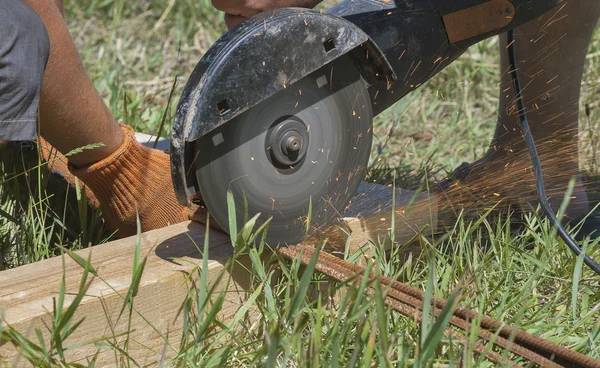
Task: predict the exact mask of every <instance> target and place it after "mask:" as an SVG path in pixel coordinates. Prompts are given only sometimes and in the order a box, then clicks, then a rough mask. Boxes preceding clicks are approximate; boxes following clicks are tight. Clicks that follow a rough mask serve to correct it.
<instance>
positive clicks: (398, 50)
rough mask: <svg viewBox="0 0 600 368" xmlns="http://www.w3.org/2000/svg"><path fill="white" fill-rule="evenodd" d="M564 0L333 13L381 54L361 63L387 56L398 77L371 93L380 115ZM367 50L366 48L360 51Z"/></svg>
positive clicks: (369, 1)
mask: <svg viewBox="0 0 600 368" xmlns="http://www.w3.org/2000/svg"><path fill="white" fill-rule="evenodd" d="M562 2H563V0H452V1H450V0H412V1H411V0H397V1H394V0H389V1H386V0H381V1H375V0H345V1H343V2H342V3H340V4H338V5H336V6H335V7H333V8H331V9H329V10H328V11H327V13H328V14H332V15H335V16H338V17H341V18H344V19H346V20H348V21H350V22H351V23H353V24H355V25H356V26H357V27H359V28H360V29H362V30H363V31H364V32H365V33H366V34H367V35H368V36H369V37H370V39H371V40H372V41H373V42H374V43H375V44H376V45H377V47H378V48H379V50H381V55H357V56H358V60H360V62H361V63H368V61H367V59H368V58H370V59H374V58H377V57H380V58H381V57H383V58H385V59H386V60H387V62H388V63H389V64H390V65H391V68H392V69H393V71H394V77H393V78H389V77H388V78H386V79H385V80H380V81H379V82H378V83H377V82H376V83H373V85H372V86H371V88H370V89H369V92H370V94H371V99H372V103H373V113H374V115H377V114H379V113H381V112H382V111H384V110H386V109H387V108H388V107H390V106H391V105H393V104H394V103H395V102H397V101H398V100H400V99H401V98H402V97H404V96H405V95H406V94H408V93H410V92H411V91H413V90H414V89H416V88H418V87H419V86H421V85H422V84H423V83H425V82H426V81H428V80H429V79H430V78H432V77H433V76H435V75H436V74H437V73H439V72H440V71H441V70H443V69H444V68H445V67H446V66H448V65H449V64H451V63H452V62H453V61H455V60H456V59H457V58H458V57H459V56H461V55H462V54H463V53H464V52H465V51H466V50H467V49H468V48H469V47H470V46H472V45H474V44H475V43H478V42H480V41H482V40H484V39H487V38H490V37H492V36H495V35H498V34H501V33H504V32H506V31H508V30H510V29H514V28H516V27H518V26H519V25H522V24H525V23H527V22H530V21H532V20H533V19H535V18H537V17H539V16H541V15H543V14H544V13H546V12H548V11H550V10H551V9H553V8H555V7H556V6H558V5H559V4H561V3H562ZM355 51H357V52H361V51H362V52H364V53H366V52H367V51H366V50H355Z"/></svg>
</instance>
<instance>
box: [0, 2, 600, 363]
mask: <svg viewBox="0 0 600 368" xmlns="http://www.w3.org/2000/svg"><path fill="white" fill-rule="evenodd" d="M65 9H66V20H67V23H68V24H69V26H70V29H71V32H72V35H73V37H74V39H75V41H76V44H77V46H78V49H79V51H80V53H81V56H82V59H83V61H84V65H85V67H86V69H87V70H88V72H89V74H90V76H91V78H92V80H93V82H94V84H95V85H96V87H97V88H98V90H99V91H100V93H101V95H102V97H103V98H104V100H105V101H106V103H107V104H108V106H109V107H110V109H111V110H112V111H113V113H114V114H115V116H116V117H117V118H118V119H123V120H124V122H125V123H127V124H129V125H132V126H133V127H134V128H135V129H136V130H138V131H143V132H147V133H155V134H160V135H162V136H168V135H169V134H170V122H171V119H172V116H173V113H174V110H175V107H176V104H177V100H178V96H179V95H180V93H181V90H182V88H183V86H184V84H185V81H186V78H187V76H188V75H189V74H190V72H191V70H192V69H193V68H194V66H195V64H196V63H197V61H198V60H199V59H200V58H201V56H202V55H203V53H204V52H205V51H206V50H207V49H208V47H210V45H211V44H212V43H213V42H214V41H215V40H216V39H217V38H218V37H219V35H220V34H222V33H223V32H224V31H225V28H224V24H223V22H222V16H221V15H220V14H219V13H218V12H216V11H215V10H213V9H212V8H211V6H210V2H209V1H208V0H161V1H144V0H138V1H134V2H128V1H125V0H104V1H103V0H84V1H73V0H67V1H66V3H65ZM498 52H499V51H498V40H497V38H493V39H490V40H487V41H484V42H482V43H480V44H478V45H475V46H473V47H472V48H471V49H470V50H469V51H468V52H467V53H466V54H465V55H464V56H463V57H461V58H460V59H459V60H458V61H457V62H455V63H454V64H452V65H451V66H450V67H448V68H447V69H446V70H444V71H443V72H442V73H440V74H439V75H438V76H436V77H435V78H433V79H432V80H431V81H429V82H428V83H427V84H426V85H424V86H423V87H422V88H421V89H420V90H419V91H417V92H415V93H413V94H411V95H409V96H408V97H406V98H405V99H403V100H402V101H400V102H399V103H398V104H396V105H395V106H394V107H392V108H391V109H389V110H388V111H386V112H385V113H384V114H382V115H381V116H379V117H377V118H376V121H375V129H374V132H375V140H374V146H373V154H372V164H374V165H387V166H389V167H392V168H396V169H397V174H398V176H399V177H402V178H404V179H405V180H404V183H405V184H406V185H413V186H414V185H415V184H418V183H419V182H420V181H421V180H422V179H423V177H424V173H428V175H430V176H433V177H437V178H439V177H441V176H443V174H444V173H445V172H446V171H450V170H452V169H453V168H454V167H456V166H458V165H459V164H460V163H461V162H463V161H472V160H473V159H475V158H477V157H480V156H481V155H482V154H483V152H484V151H485V150H486V149H487V145H488V143H489V140H490V138H491V136H492V134H493V130H494V126H495V117H496V105H497V98H498V97H497V95H498V88H497V84H498V82H499V70H498V69H499V68H498ZM599 63H600V29H599V30H598V31H597V32H596V35H595V37H594V40H593V42H592V44H591V45H590V50H589V54H588V65H587V66H586V72H585V77H584V83H583V98H582V101H581V111H582V115H581V128H582V132H583V133H584V134H583V135H582V136H583V138H584V139H582V145H581V152H582V153H583V155H582V160H581V167H582V168H583V169H585V170H588V171H589V172H590V173H591V174H596V173H597V172H596V170H597V168H598V166H597V165H596V164H595V160H594V158H595V157H598V156H597V155H596V152H597V148H598V146H597V138H596V133H595V132H597V131H598V128H599V126H598V125H599V124H600V119H599V117H600V106H599V101H600V100H599V99H598V90H599V89H598V87H599V85H600V68H598V64H599ZM173 87H174V92H173V93H172V94H171V91H172V89H173ZM170 96H172V97H171V99H170ZM17 166H18V165H17ZM425 167H427V169H428V170H427V171H425V170H424V168H425ZM17 169H18V168H15V167H14V165H10V164H8V163H6V162H5V163H4V172H3V175H4V176H3V181H2V182H1V183H0V184H1V185H0V194H1V195H2V204H0V237H1V241H2V243H1V244H0V270H1V269H3V268H7V267H14V266H16V265H18V264H23V263H30V262H34V261H36V260H39V259H42V258H46V257H49V256H51V255H56V254H59V249H58V248H57V247H56V244H64V245H66V246H69V247H71V248H73V249H76V248H78V247H84V246H89V245H92V244H97V243H99V242H103V241H107V240H109V239H110V237H111V236H110V234H109V233H107V232H106V231H105V230H103V229H102V228H101V222H100V220H99V217H98V214H97V213H91V212H89V209H87V207H86V206H85V204H82V203H81V201H77V199H73V198H71V199H68V201H67V202H66V203H67V205H66V210H65V209H64V207H65V205H64V203H65V202H64V200H63V197H62V196H60V195H58V194H52V195H51V193H52V190H51V189H52V188H51V187H52V185H51V184H47V181H48V180H49V179H48V178H47V176H46V174H45V172H44V171H43V170H36V169H35V167H34V168H33V169H32V171H30V172H29V175H27V176H25V175H21V176H19V177H17V178H15V177H14V176H15V174H16V173H17V171H15V170H17ZM11 170H12V171H11ZM375 176H376V179H379V180H381V181H385V180H386V179H385V178H384V175H383V174H382V173H380V172H378V174H377V175H375ZM18 180H21V183H26V184H27V183H29V184H28V185H29V186H28V187H27V186H22V185H16V184H15V183H16V182H17V181H18ZM18 188H27V189H18ZM58 198H60V199H58ZM58 204H62V207H57V205H58ZM57 208H58V209H57ZM525 222H526V225H527V226H525V228H524V229H521V230H520V231H516V232H515V231H510V229H509V226H508V222H506V220H505V219H504V220H497V219H491V218H485V217H484V218H480V219H478V220H477V221H476V222H467V221H462V220H459V221H458V222H457V224H456V226H455V229H454V231H452V232H450V237H449V238H447V239H446V240H443V241H441V242H439V243H432V242H428V241H427V240H426V239H422V240H421V241H422V247H423V249H425V251H424V252H423V253H422V254H421V255H420V256H418V257H415V258H412V259H410V260H408V261H407V262H403V263H400V262H398V261H395V260H394V259H393V258H391V259H385V258H384V257H378V258H377V260H376V261H377V265H378V269H379V270H380V271H381V273H383V274H386V275H390V276H394V277H398V278H400V279H402V280H404V281H406V282H409V283H410V284H411V285H413V286H416V287H420V288H423V289H426V288H427V287H428V285H429V289H430V290H431V291H432V292H433V293H434V294H435V295H437V296H445V297H447V296H448V295H449V294H450V292H451V291H452V289H453V287H454V286H455V285H456V283H457V282H458V280H464V279H468V280H470V283H469V286H468V293H467V294H466V295H465V296H464V298H463V299H462V300H461V305H463V306H465V307H471V308H476V309H478V310H479V311H481V312H485V313H487V314H489V315H491V316H493V317H495V318H498V319H502V320H505V321H507V322H509V323H513V324H516V325H518V326H520V327H521V328H523V329H525V330H527V331H529V332H532V333H534V334H536V335H540V336H543V337H545V338H549V339H551V340H553V341H555V342H557V343H560V344H563V345H567V346H570V347H572V348H574V349H576V350H579V351H581V352H583V353H585V354H589V355H591V356H593V357H596V358H600V346H599V342H600V325H598V324H597V322H596V321H598V317H599V315H598V312H597V309H598V308H597V307H598V305H600V304H599V303H600V297H599V295H598V292H597V290H596V285H597V277H595V276H594V275H593V274H592V273H591V272H590V271H589V270H587V269H586V268H585V267H582V264H581V260H578V259H576V258H574V257H573V255H572V253H570V252H569V251H568V250H567V249H566V247H565V245H564V243H563V242H562V241H560V240H559V239H558V238H557V237H556V235H554V234H553V233H552V231H551V229H550V227H549V226H548V224H547V222H545V221H544V220H541V219H539V218H537V217H536V216H533V215H532V216H529V217H527V218H526V220H525ZM588 246H589V248H590V249H593V248H594V247H595V246H596V242H594V243H590V244H588ZM449 249H450V250H451V251H448V250H449ZM596 258H597V259H600V256H597V257H596ZM276 261H277V262H281V263H282V264H284V262H282V261H281V260H276ZM257 278H259V279H260V272H258V273H257ZM298 282H299V276H295V275H292V274H290V275H287V276H286V278H285V280H283V281H282V282H281V283H280V284H278V285H276V286H274V288H273V290H272V292H273V294H275V295H277V296H278V297H279V298H276V300H277V301H276V305H272V304H271V302H270V301H269V300H268V298H262V297H261V298H259V299H257V300H256V301H255V303H257V304H258V305H259V306H261V307H263V310H264V311H265V313H264V315H263V316H262V317H261V319H260V323H258V324H250V323H249V322H248V323H247V324H244V323H242V324H241V326H240V327H241V328H243V329H245V331H246V332H247V333H245V334H244V337H236V338H230V339H228V340H227V341H225V342H224V343H223V345H222V346H220V347H219V348H218V349H217V348H215V349H212V350H206V349H204V350H203V349H198V348H194V349H191V350H185V351H184V350H182V355H181V356H180V357H178V358H177V362H178V363H179V364H181V365H186V364H191V363H192V362H193V363H194V364H198V365H200V366H202V365H204V364H207V362H208V361H209V360H210V359H217V361H220V360H219V359H221V358H222V359H224V362H226V363H227V365H238V366H246V365H251V364H258V363H265V362H270V361H271V359H275V358H277V359H278V360H279V361H281V360H282V359H288V360H287V362H288V363H289V364H292V363H291V362H295V363H294V364H298V365H302V366H305V365H310V363H308V362H309V361H312V363H313V364H315V363H318V364H316V365H314V366H323V365H328V364H331V365H332V366H335V365H336V364H339V366H350V364H351V363H352V362H356V364H357V365H360V366H366V365H369V364H370V363H371V362H377V364H378V365H385V366H396V365H412V364H415V362H417V363H418V365H431V364H438V365H445V364H450V365H454V363H455V362H457V361H458V360H460V359H461V358H462V347H461V346H457V345H456V344H452V343H449V342H447V341H442V343H441V344H440V345H439V346H438V348H437V349H436V350H435V351H434V352H433V354H432V355H427V356H425V355H423V354H424V353H423V351H424V350H423V349H422V348H424V346H423V345H422V344H423V343H424V342H425V340H426V337H427V336H430V335H432V334H435V331H432V330H431V328H432V326H431V325H426V324H425V325H419V324H416V323H414V322H413V321H410V320H408V319H405V318H402V317H399V316H397V315H395V314H393V313H386V318H387V319H386V322H385V323H386V326H387V334H388V335H389V336H390V339H389V340H388V342H387V343H386V344H381V343H378V344H376V345H375V347H374V351H370V350H369V349H371V348H373V346H371V345H370V344H369V342H370V336H371V335H370V332H371V331H373V329H376V328H377V323H376V322H375V320H374V317H373V316H368V315H367V316H364V311H366V310H368V309H369V308H370V307H373V308H375V305H376V301H375V300H372V299H369V298H366V297H365V298H358V299H354V300H353V301H352V304H350V306H349V307H348V308H347V309H346V310H333V311H328V310H325V309H324V308H323V307H321V306H320V305H317V304H311V303H309V301H308V300H307V301H305V302H304V304H303V305H302V308H301V309H300V310H299V312H298V313H300V314H302V315H303V316H304V317H305V319H303V321H304V322H303V323H304V324H300V325H298V323H295V324H294V323H291V322H290V321H287V320H286V319H285V318H284V314H285V313H284V312H282V311H285V310H288V309H289V307H290V304H289V303H291V301H290V298H289V293H290V292H291V291H290V290H292V291H293V290H295V286H297V285H298ZM286 295H287V297H286ZM361 313H362V317H360V316H361ZM198 323H200V322H198ZM328 326H331V327H332V328H327V327H328ZM333 326H337V327H335V328H333ZM276 331H278V333H279V334H278V335H277V338H278V340H277V341H278V343H277V346H276V347H278V348H279V349H280V350H277V349H276V350H274V351H275V353H273V351H271V350H270V349H269V346H268V344H265V336H271V337H272V335H270V334H273V333H275V332H276ZM373 336H375V335H373ZM269 341H271V342H272V341H273V340H272V339H270V340H269ZM307 341H310V344H311V345H310V346H311V352H310V354H309V356H306V355H305V354H304V353H303V351H304V347H303V343H304V342H307ZM377 341H378V342H381V336H380V335H379V333H378V334H377ZM334 342H335V343H334ZM307 344H308V343H307ZM188 347H189V346H188ZM425 350H426V349H425ZM334 352H337V353H334ZM369 352H370V353H371V354H373V355H372V356H373V358H372V360H368V359H366V357H364V356H363V355H364V354H367V356H369V355H368V353H369ZM273 354H274V355H273ZM311 354H312V355H311ZM217 357H218V358H217ZM309 358H310V359H309ZM425 358H427V359H425ZM363 359H364V360H363ZM419 359H420V360H419ZM423 359H425V360H426V362H425V363H424V361H423ZM465 364H466V365H468V366H479V365H485V363H481V362H478V361H477V360H476V359H475V360H470V359H467V361H466V362H465Z"/></svg>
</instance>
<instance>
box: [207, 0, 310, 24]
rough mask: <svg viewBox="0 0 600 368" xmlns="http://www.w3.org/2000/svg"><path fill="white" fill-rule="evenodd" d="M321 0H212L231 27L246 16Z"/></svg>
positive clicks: (308, 4) (301, 5)
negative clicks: (223, 13)
mask: <svg viewBox="0 0 600 368" xmlns="http://www.w3.org/2000/svg"><path fill="white" fill-rule="evenodd" d="M320 2H321V0H212V4H213V6H214V7H215V8H217V9H218V10H221V11H223V12H225V24H227V28H229V29H231V28H233V27H235V26H237V25H238V24H240V23H241V22H242V21H244V20H245V19H247V18H250V17H253V16H255V15H256V14H259V13H262V12H264V11H267V10H273V9H279V8H291V7H295V8H309V9H312V8H314V7H315V6H316V5H317V4H319V3H320Z"/></svg>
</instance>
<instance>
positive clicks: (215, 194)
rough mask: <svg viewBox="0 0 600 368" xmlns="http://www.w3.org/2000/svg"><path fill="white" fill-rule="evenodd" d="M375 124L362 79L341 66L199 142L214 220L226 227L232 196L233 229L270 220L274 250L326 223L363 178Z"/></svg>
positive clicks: (202, 181)
mask: <svg viewBox="0 0 600 368" xmlns="http://www.w3.org/2000/svg"><path fill="white" fill-rule="evenodd" d="M336 75H339V77H337V78H336ZM372 120H373V117H372V111H371V101H370V98H369V94H368V91H367V87H366V83H365V81H364V80H363V79H362V78H360V75H359V74H358V71H357V70H356V69H355V66H354V65H353V64H352V63H350V62H346V63H343V62H338V63H335V64H333V65H329V66H327V67H325V68H322V69H321V70H319V71H318V72H316V73H313V74H311V75H309V76H307V77H305V78H303V79H301V80H300V81H299V82H296V83H294V85H292V86H286V88H285V89H283V90H282V91H281V92H279V93H277V94H275V95H273V96H272V97H270V98H269V99H267V100H266V101H263V102H262V103H260V104H259V105H257V106H255V107H253V108H252V109H250V110H248V111H246V112H245V113H243V114H241V115H239V116H238V117H236V118H235V119H233V120H232V121H230V122H228V123H227V124H224V125H223V126H221V127H219V128H217V129H215V130H214V131H212V132H210V133H209V134H207V135H205V136H203V137H202V138H201V139H199V140H198V142H197V144H196V150H197V159H196V176H197V180H198V184H199V189H200V194H201V196H202V198H203V201H204V202H205V204H206V206H207V207H208V210H209V213H210V215H211V218H212V219H214V220H216V222H217V223H218V224H219V225H220V226H221V227H222V228H224V229H229V220H228V201H227V193H228V192H231V193H232V194H233V197H234V200H235V210H236V215H237V216H236V221H237V226H238V230H239V229H240V228H241V227H242V226H243V225H244V220H247V219H251V218H253V217H254V215H256V214H260V216H259V217H258V221H257V224H256V225H255V226H256V227H258V226H260V225H262V224H263V223H264V222H265V221H266V220H268V219H270V222H269V224H268V230H267V238H266V241H267V244H269V245H271V246H278V245H286V244H296V243H298V242H299V241H301V240H302V238H303V237H304V236H306V235H309V234H311V233H312V232H313V231H314V230H317V229H319V228H322V227H323V226H326V225H329V224H331V223H332V222H333V221H335V220H336V219H339V218H340V217H341V213H342V212H343V211H344V209H345V207H346V206H347V204H348V203H349V201H350V200H351V198H352V197H353V196H354V195H355V194H356V190H357V187H358V185H359V184H360V182H361V181H362V179H363V178H364V171H365V169H366V166H367V164H368V160H369V154H370V149H371V142H372V132H371V124H372ZM309 212H310V224H311V226H310V227H308V226H307V224H308V223H309V222H308V220H309Z"/></svg>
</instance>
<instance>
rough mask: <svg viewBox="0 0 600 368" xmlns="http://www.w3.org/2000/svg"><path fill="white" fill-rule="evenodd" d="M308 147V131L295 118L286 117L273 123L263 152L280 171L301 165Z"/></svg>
mask: <svg viewBox="0 0 600 368" xmlns="http://www.w3.org/2000/svg"><path fill="white" fill-rule="evenodd" d="M308 146H309V135H308V130H307V128H306V125H305V124H304V123H303V122H302V120H300V119H299V118H297V117H288V118H285V119H282V120H281V121H277V122H276V123H274V124H273V125H272V126H271V129H270V130H269V132H268V134H267V137H266V140H265V152H266V153H267V155H268V156H269V158H270V159H271V160H270V161H271V163H272V164H273V165H274V166H276V167H278V168H280V169H289V168H290V166H294V165H296V164H299V163H301V162H302V160H303V159H304V156H306V151H307V149H308Z"/></svg>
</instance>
